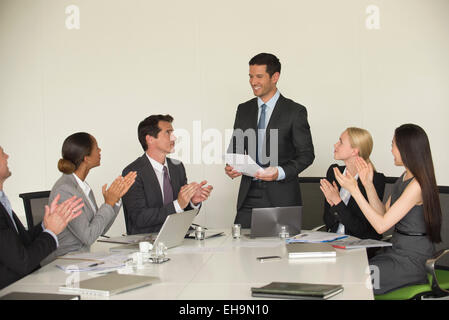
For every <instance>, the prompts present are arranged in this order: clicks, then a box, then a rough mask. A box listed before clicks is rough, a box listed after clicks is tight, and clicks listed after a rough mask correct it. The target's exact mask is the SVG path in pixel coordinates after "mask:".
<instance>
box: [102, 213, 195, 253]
mask: <svg viewBox="0 0 449 320" xmlns="http://www.w3.org/2000/svg"><path fill="white" fill-rule="evenodd" d="M198 211H199V210H198V209H195V210H188V211H184V212H181V213H174V214H171V215H169V216H167V218H166V219H165V222H164V224H163V225H162V228H161V230H160V231H159V233H158V234H157V237H156V239H155V240H154V241H149V242H152V243H153V247H156V246H157V244H158V243H159V242H162V243H163V244H164V245H165V246H166V247H167V248H173V247H176V246H179V245H180V244H182V241H183V240H184V237H185V235H186V233H187V230H188V229H189V227H190V225H191V224H192V222H193V219H194V218H195V217H196V215H197V214H198ZM126 249H130V250H134V251H135V250H136V249H137V250H138V249H139V244H138V243H136V244H131V245H125V246H119V247H114V248H111V249H110V251H112V252H114V251H123V250H126Z"/></svg>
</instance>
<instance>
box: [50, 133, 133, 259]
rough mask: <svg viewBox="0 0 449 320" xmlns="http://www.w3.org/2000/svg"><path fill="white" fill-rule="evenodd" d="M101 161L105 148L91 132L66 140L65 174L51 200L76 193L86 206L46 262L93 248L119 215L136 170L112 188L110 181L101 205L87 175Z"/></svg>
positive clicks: (62, 165)
mask: <svg viewBox="0 0 449 320" xmlns="http://www.w3.org/2000/svg"><path fill="white" fill-rule="evenodd" d="M100 162H101V149H100V148H99V147H98V144H97V140H96V139H95V138H94V137H93V136H91V135H90V134H88V133H85V132H77V133H74V134H72V135H70V136H69V137H67V138H66V139H65V140H64V143H63V145H62V158H61V159H60V160H59V162H58V169H59V171H61V172H62V176H61V177H60V178H59V179H58V180H57V181H56V183H55V184H54V186H53V188H52V190H51V193H50V199H49V202H50V203H51V201H52V200H53V198H54V197H56V195H57V194H60V195H61V200H65V199H67V198H70V197H72V196H74V195H76V196H77V197H80V198H82V199H83V201H84V204H85V206H84V208H83V213H82V214H81V215H80V216H79V217H78V218H76V219H74V220H72V221H71V222H70V223H69V224H68V226H67V228H66V229H65V230H64V231H63V232H61V233H60V234H59V235H58V241H59V247H58V249H57V250H56V251H55V252H54V253H53V254H52V255H51V256H50V257H49V258H47V259H46V261H45V262H44V264H45V263H48V262H50V261H51V260H52V259H54V258H55V257H57V256H61V255H64V254H66V253H68V252H71V251H79V250H81V251H86V250H89V248H90V246H91V244H92V243H94V242H95V241H96V240H97V238H98V237H99V236H100V235H103V234H105V233H106V232H107V231H108V230H109V228H110V227H111V225H112V224H113V222H114V220H115V218H116V217H117V214H118V212H119V210H120V207H121V197H122V196H123V195H124V194H125V193H126V192H128V190H129V188H130V187H131V186H132V184H133V183H134V181H135V178H136V173H135V172H134V171H132V172H130V173H129V174H128V175H126V176H125V177H122V176H119V177H117V178H116V179H115V180H114V181H113V182H112V184H111V185H110V186H109V188H107V184H105V185H103V187H102V192H103V197H104V204H103V205H101V206H100V207H98V206H97V202H96V200H95V197H94V194H93V192H92V190H91V188H90V186H89V185H88V184H87V182H86V178H87V175H88V174H89V172H90V170H91V169H93V168H95V167H98V166H100Z"/></svg>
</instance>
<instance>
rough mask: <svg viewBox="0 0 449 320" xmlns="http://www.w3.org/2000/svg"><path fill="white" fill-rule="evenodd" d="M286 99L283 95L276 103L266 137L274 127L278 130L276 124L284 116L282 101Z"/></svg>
mask: <svg viewBox="0 0 449 320" xmlns="http://www.w3.org/2000/svg"><path fill="white" fill-rule="evenodd" d="M283 99H284V97H283V96H282V95H280V96H279V99H278V101H276V105H275V106H274V109H273V113H271V117H270V120H269V121H268V125H267V130H266V131H265V136H266V135H267V133H269V132H270V129H272V128H273V127H274V128H275V129H276V128H277V126H276V124H277V123H278V122H279V118H280V117H281V114H282V100H283Z"/></svg>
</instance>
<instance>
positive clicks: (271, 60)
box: [249, 53, 281, 78]
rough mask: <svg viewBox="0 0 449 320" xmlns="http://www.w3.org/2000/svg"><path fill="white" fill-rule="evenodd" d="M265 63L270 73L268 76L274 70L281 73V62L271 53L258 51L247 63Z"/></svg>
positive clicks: (271, 74) (260, 64) (251, 64)
mask: <svg viewBox="0 0 449 320" xmlns="http://www.w3.org/2000/svg"><path fill="white" fill-rule="evenodd" d="M255 64H256V65H258V66H262V65H266V66H267V73H268V74H269V75H270V78H271V77H272V76H273V74H275V73H276V72H279V73H281V62H280V61H279V59H278V58H277V57H276V56H275V55H274V54H271V53H259V54H258V55H256V56H254V57H253V58H252V59H251V60H249V65H250V66H253V65H255Z"/></svg>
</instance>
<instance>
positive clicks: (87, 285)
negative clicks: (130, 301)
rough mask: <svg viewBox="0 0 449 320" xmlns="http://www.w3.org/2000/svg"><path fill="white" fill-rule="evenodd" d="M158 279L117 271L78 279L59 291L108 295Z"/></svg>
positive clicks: (145, 284)
mask: <svg viewBox="0 0 449 320" xmlns="http://www.w3.org/2000/svg"><path fill="white" fill-rule="evenodd" d="M158 280H159V278H157V277H148V276H140V275H131V274H119V273H117V272H113V273H109V274H107V275H104V276H100V277H96V278H90V279H86V280H83V281H80V282H79V283H76V284H75V285H74V286H67V285H65V286H60V287H59V291H60V292H67V293H75V294H81V295H84V294H89V295H91V294H95V295H100V296H105V297H108V296H111V295H114V294H117V293H120V292H123V291H129V290H133V289H137V288H141V287H144V286H147V285H150V284H152V283H154V282H157V281H158Z"/></svg>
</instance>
